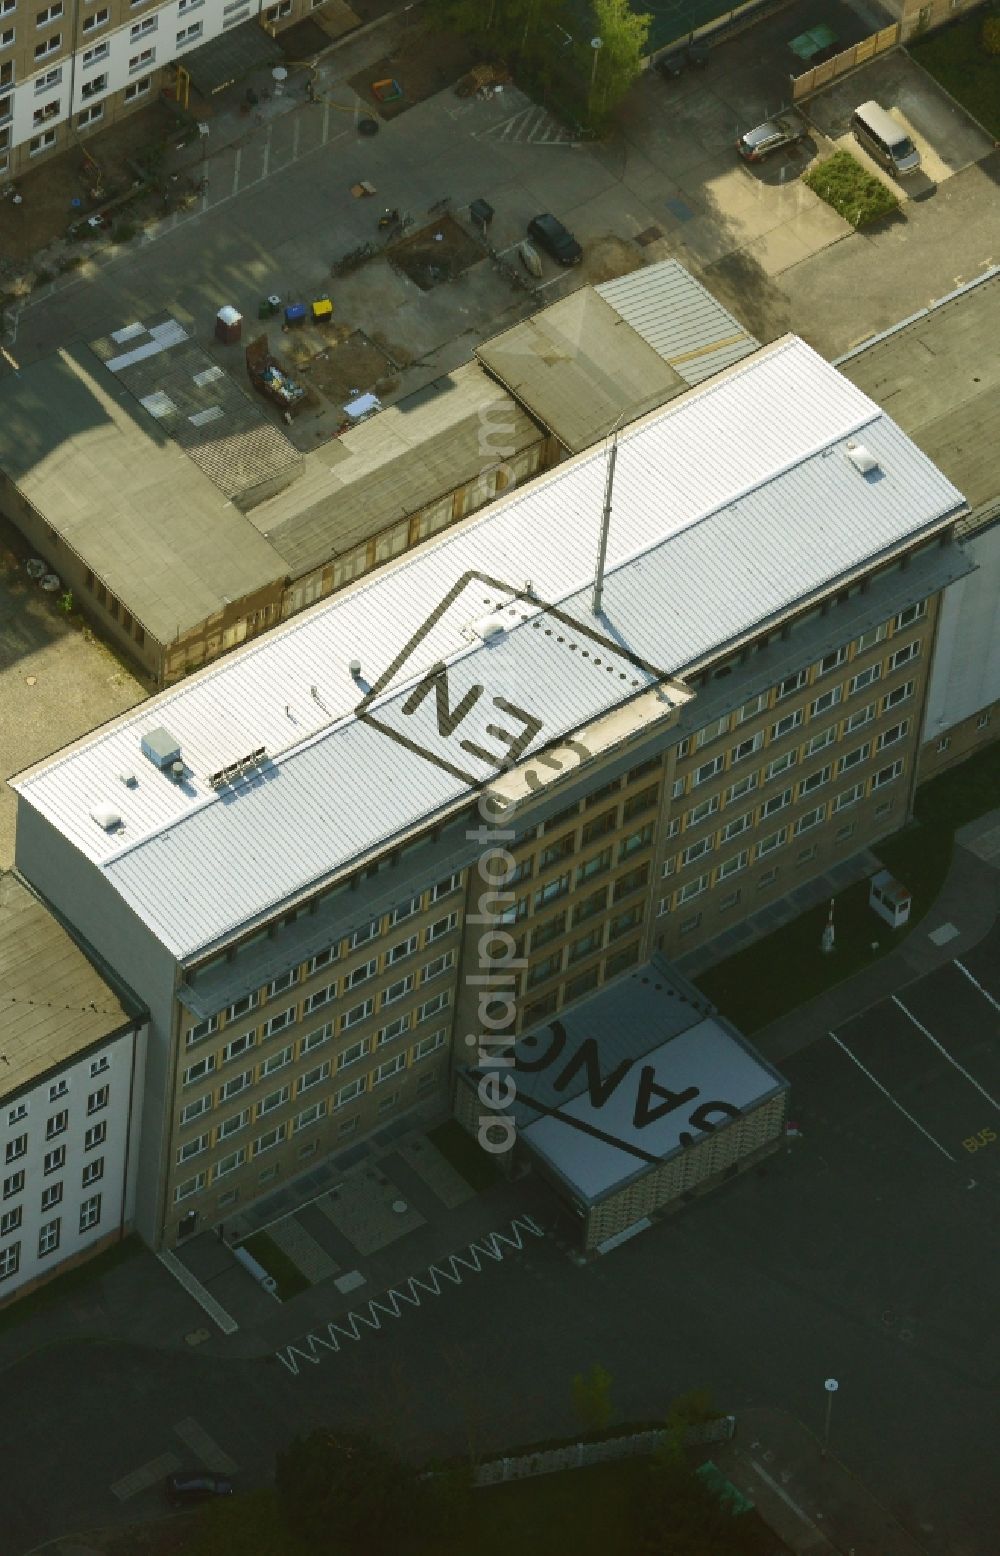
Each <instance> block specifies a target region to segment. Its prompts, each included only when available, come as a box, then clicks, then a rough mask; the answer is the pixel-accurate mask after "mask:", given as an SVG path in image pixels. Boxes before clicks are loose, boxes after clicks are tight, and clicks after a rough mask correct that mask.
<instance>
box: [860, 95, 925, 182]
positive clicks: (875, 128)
mask: <svg viewBox="0 0 1000 1556" xmlns="http://www.w3.org/2000/svg"><path fill="white" fill-rule="evenodd" d="M851 129H852V130H853V131H854V138H855V140H856V141H858V143H859V144H860V145H862V146H863V147H864V148H865V150H866V151H867V153H868V155H869V156H870V157H874V158H875V161H876V162H878V163H880V164H881V166H882V167H884V168H885V169H886V171H887V172H889V173H892V174H894V175H895V176H896V177H897V178H901V177H902V176H903V175H904V174H906V173H915V172H916V170H917V168H918V167H919V166H920V153H919V151H918V150H917V148H916V146H915V145H914V144H913V142H912V141H911V139H910V137H909V136H908V135H907V133H906V131H905V130H904V129H903V127H902V125H900V124H897V123H896V121H895V119H894V118H893V117H892V115H891V114H888V113H886V111H885V109H884V108H883V107H882V106H881V105H880V104H879V103H876V102H875V101H874V100H872V101H871V102H869V103H862V104H861V107H860V108H855V110H854V114H853V116H852V118H851Z"/></svg>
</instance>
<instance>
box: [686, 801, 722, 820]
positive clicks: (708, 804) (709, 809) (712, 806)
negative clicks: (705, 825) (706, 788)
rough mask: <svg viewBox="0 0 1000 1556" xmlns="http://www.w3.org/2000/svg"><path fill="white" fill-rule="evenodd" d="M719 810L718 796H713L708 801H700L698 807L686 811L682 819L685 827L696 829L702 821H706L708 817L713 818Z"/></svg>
mask: <svg viewBox="0 0 1000 1556" xmlns="http://www.w3.org/2000/svg"><path fill="white" fill-rule="evenodd" d="M718 808H719V796H718V795H717V794H713V795H712V797H711V798H710V799H707V800H702V802H701V804H700V805H695V806H694V807H693V808H692V809H691V810H689V811H688V813H687V815H686V816H685V818H684V822H685V825H686V826H688V827H696V826H698V824H699V823H700V822H702V821H707V820H708V818H709V816H714V815H715V813H716V811H717V810H718Z"/></svg>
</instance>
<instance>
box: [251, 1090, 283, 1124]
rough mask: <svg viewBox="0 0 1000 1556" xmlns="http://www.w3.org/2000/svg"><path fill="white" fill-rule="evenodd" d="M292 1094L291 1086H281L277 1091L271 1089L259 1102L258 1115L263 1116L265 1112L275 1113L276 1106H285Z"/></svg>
mask: <svg viewBox="0 0 1000 1556" xmlns="http://www.w3.org/2000/svg"><path fill="white" fill-rule="evenodd" d="M290 1096H291V1088H290V1087H289V1086H279V1087H278V1089H277V1091H269V1092H268V1094H267V1096H266V1097H262V1098H261V1099H260V1101H259V1102H258V1104H257V1117H258V1118H263V1117H264V1114H265V1113H273V1112H274V1110H275V1108H280V1107H283V1106H284V1104H285V1103H286V1102H287V1101H288V1098H289V1097H290Z"/></svg>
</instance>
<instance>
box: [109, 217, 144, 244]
mask: <svg viewBox="0 0 1000 1556" xmlns="http://www.w3.org/2000/svg"><path fill="white" fill-rule="evenodd" d="M138 230H139V229H138V227H137V226H136V225H135V223H134V222H119V223H118V225H117V227H116V228H115V230H114V232H113V233H112V234H111V236H112V238H113V239H114V241H115V242H116V243H129V242H131V240H132V239H133V238H134V237H135V235H136V233H137V232H138Z"/></svg>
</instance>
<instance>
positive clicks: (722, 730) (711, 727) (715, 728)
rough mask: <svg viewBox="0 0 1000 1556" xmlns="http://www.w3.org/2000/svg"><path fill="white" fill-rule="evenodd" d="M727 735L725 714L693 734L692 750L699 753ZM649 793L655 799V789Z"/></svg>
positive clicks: (727, 726)
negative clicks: (720, 737)
mask: <svg viewBox="0 0 1000 1556" xmlns="http://www.w3.org/2000/svg"><path fill="white" fill-rule="evenodd" d="M728 733H729V714H728V713H726V714H724V715H723V717H722V718H721V719H713V720H712V722H711V724H706V725H705V726H704V728H703V729H699V730H698V731H697V732H696V733H695V737H694V749H695V750H696V751H700V750H701V748H702V746H708V745H711V743H712V741H713V740H718V738H719V736H720V735H727V734H728ZM651 792H652V795H653V798H654V799H655V798H656V790H655V788H654V789H653V790H652V791H651Z"/></svg>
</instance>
